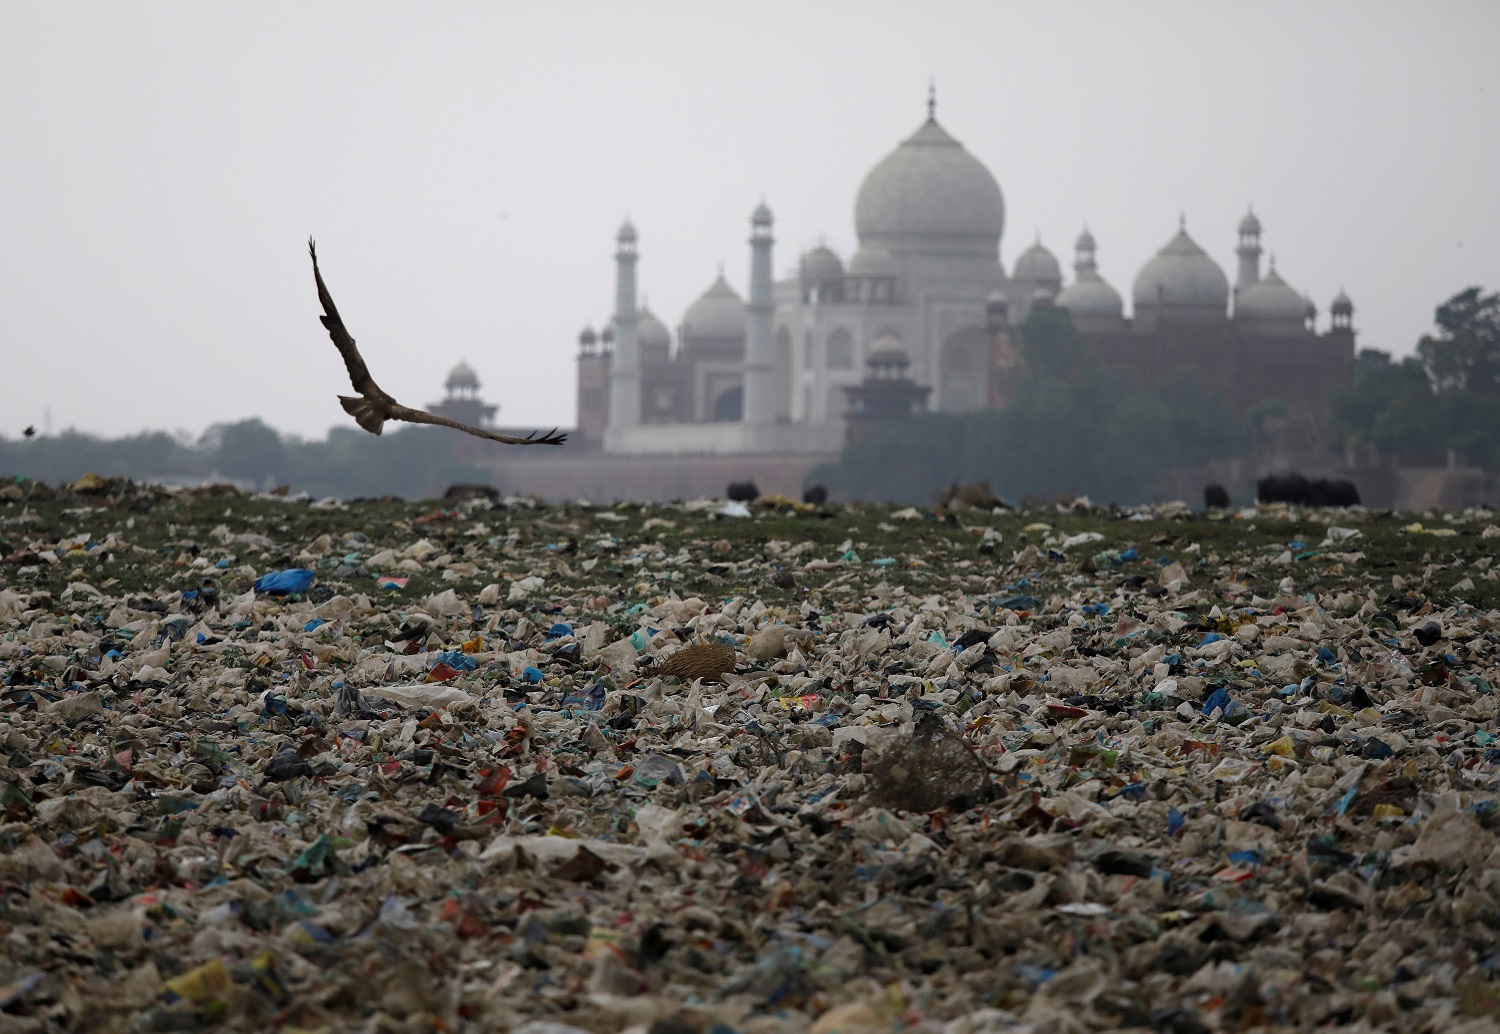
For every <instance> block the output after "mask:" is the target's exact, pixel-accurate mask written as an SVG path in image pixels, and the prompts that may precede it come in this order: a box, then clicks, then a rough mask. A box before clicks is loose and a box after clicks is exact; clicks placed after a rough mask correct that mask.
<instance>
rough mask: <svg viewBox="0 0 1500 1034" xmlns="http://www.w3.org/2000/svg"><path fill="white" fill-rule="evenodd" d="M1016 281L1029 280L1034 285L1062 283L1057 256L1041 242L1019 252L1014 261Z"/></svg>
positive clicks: (1060, 268)
mask: <svg viewBox="0 0 1500 1034" xmlns="http://www.w3.org/2000/svg"><path fill="white" fill-rule="evenodd" d="M1015 278H1016V279H1017V280H1029V281H1031V282H1032V283H1034V284H1060V283H1062V266H1061V265H1060V264H1059V263H1058V261H1057V256H1056V255H1054V254H1052V252H1050V251H1048V250H1047V249H1046V248H1045V247H1044V246H1043V245H1042V242H1041V241H1037V242H1036V243H1035V244H1033V245H1032V246H1031V247H1029V248H1027V249H1026V250H1025V251H1023V252H1021V257H1020V258H1018V259H1016V274H1015Z"/></svg>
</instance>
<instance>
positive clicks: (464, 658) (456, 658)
mask: <svg viewBox="0 0 1500 1034" xmlns="http://www.w3.org/2000/svg"><path fill="white" fill-rule="evenodd" d="M432 664H433V666H434V667H436V666H437V665H439V664H446V665H447V666H448V667H450V668H452V669H453V670H454V671H473V670H474V669H475V668H477V667H479V662H478V661H476V660H475V659H474V658H473V657H471V656H469V655H468V654H466V653H464V652H463V651H462V650H444V651H443V652H442V653H440V654H438V655H437V657H436V659H434V660H433V662H432Z"/></svg>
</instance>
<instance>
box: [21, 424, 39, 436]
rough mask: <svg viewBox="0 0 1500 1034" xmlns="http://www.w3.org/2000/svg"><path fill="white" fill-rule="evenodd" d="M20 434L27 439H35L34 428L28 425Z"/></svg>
mask: <svg viewBox="0 0 1500 1034" xmlns="http://www.w3.org/2000/svg"><path fill="white" fill-rule="evenodd" d="M21 434H22V435H23V436H25V437H27V438H35V437H36V426H35V425H30V424H28V425H27V427H26V430H24V431H22V432H21Z"/></svg>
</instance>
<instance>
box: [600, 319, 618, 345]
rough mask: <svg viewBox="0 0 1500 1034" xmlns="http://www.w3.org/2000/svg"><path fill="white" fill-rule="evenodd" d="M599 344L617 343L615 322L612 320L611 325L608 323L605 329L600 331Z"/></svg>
mask: <svg viewBox="0 0 1500 1034" xmlns="http://www.w3.org/2000/svg"><path fill="white" fill-rule="evenodd" d="M599 343H600V344H601V345H612V344H614V343H615V325H614V321H612V320H611V321H610V322H609V323H606V324H605V325H604V329H603V330H601V331H599Z"/></svg>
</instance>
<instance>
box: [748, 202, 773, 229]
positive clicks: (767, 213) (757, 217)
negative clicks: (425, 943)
mask: <svg viewBox="0 0 1500 1034" xmlns="http://www.w3.org/2000/svg"><path fill="white" fill-rule="evenodd" d="M750 222H752V223H753V224H755V225H756V226H770V225H771V210H770V209H769V208H767V207H766V203H765V202H764V201H762V202H761V203H760V204H758V205H756V206H755V211H754V212H751V213H750Z"/></svg>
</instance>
